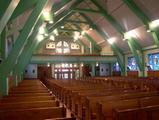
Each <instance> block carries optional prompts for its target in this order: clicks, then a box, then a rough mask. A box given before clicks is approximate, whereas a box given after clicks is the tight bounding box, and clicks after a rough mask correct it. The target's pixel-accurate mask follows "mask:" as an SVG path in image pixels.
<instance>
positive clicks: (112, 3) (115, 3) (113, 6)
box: [107, 0, 124, 14]
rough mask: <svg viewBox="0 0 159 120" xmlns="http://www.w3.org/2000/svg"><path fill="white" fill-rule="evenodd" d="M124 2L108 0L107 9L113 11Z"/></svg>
mask: <svg viewBox="0 0 159 120" xmlns="http://www.w3.org/2000/svg"><path fill="white" fill-rule="evenodd" d="M123 4H124V3H123V1H122V0H107V11H108V13H110V14H111V13H113V12H114V11H116V9H118V8H120V6H122V5H123Z"/></svg>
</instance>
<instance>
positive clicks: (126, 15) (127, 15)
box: [112, 5, 143, 31]
mask: <svg viewBox="0 0 159 120" xmlns="http://www.w3.org/2000/svg"><path fill="white" fill-rule="evenodd" d="M112 16H113V17H114V18H115V19H116V20H117V21H118V22H119V23H120V24H121V25H122V26H123V27H124V28H125V30H126V31H129V30H132V29H134V28H136V27H139V26H141V25H143V24H142V22H141V21H140V19H139V18H138V17H137V16H136V15H135V14H134V13H133V12H132V11H131V10H130V9H129V8H128V7H127V6H126V5H122V6H120V7H119V8H118V9H116V10H115V11H114V12H113V13H112Z"/></svg>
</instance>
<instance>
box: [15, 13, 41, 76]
mask: <svg viewBox="0 0 159 120" xmlns="http://www.w3.org/2000/svg"><path fill="white" fill-rule="evenodd" d="M43 22H44V19H43V17H42V16H41V17H40V18H39V20H38V22H37V23H36V25H35V27H34V30H33V33H32V34H31V36H30V37H29V38H28V42H27V43H26V44H25V46H24V48H23V51H22V53H21V54H20V56H19V57H18V62H17V64H16V65H15V66H14V69H13V71H14V72H15V73H16V74H19V73H21V72H22V71H19V69H20V67H21V66H22V65H23V64H27V61H26V59H28V55H29V54H31V55H32V48H33V47H34V46H35V45H36V44H37V43H38V42H39V41H38V40H37V38H36V37H37V35H38V32H39V28H40V27H41V25H42V24H43Z"/></svg>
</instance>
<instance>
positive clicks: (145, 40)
mask: <svg viewBox="0 0 159 120" xmlns="http://www.w3.org/2000/svg"><path fill="white" fill-rule="evenodd" d="M131 32H132V33H133V34H134V38H136V39H137V42H138V43H139V44H140V45H141V46H142V47H148V46H151V45H153V44H154V42H153V38H152V35H151V33H147V31H146V29H145V27H144V26H141V27H139V28H136V29H134V30H132V31H131Z"/></svg>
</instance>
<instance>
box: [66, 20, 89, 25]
mask: <svg viewBox="0 0 159 120" xmlns="http://www.w3.org/2000/svg"><path fill="white" fill-rule="evenodd" d="M65 22H66V23H77V24H81V23H83V24H89V23H88V22H87V21H79V20H65Z"/></svg>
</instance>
